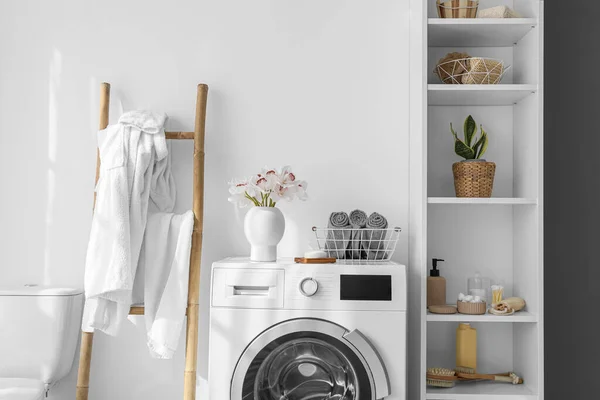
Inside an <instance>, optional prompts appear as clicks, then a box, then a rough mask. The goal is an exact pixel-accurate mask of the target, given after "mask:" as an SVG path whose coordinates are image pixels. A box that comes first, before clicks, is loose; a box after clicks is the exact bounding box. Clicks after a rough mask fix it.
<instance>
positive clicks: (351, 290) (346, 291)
mask: <svg viewBox="0 0 600 400" xmlns="http://www.w3.org/2000/svg"><path fill="white" fill-rule="evenodd" d="M340 300H355V301H356V300H358V301H392V277H391V276H390V275H340Z"/></svg>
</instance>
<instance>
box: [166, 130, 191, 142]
mask: <svg viewBox="0 0 600 400" xmlns="http://www.w3.org/2000/svg"><path fill="white" fill-rule="evenodd" d="M165 136H166V137H167V139H174V140H178V139H191V140H194V132H165Z"/></svg>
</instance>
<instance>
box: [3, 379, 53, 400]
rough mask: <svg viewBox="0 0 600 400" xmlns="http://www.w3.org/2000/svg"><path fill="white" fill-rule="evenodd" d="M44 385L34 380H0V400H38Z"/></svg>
mask: <svg viewBox="0 0 600 400" xmlns="http://www.w3.org/2000/svg"><path fill="white" fill-rule="evenodd" d="M43 397H44V383H43V382H42V381H38V380H36V379H24V378H0V400H40V399H43Z"/></svg>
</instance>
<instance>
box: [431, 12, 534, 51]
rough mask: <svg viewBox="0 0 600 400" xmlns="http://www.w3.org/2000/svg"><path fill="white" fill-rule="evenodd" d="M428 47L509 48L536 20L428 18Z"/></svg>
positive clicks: (525, 33)
mask: <svg viewBox="0 0 600 400" xmlns="http://www.w3.org/2000/svg"><path fill="white" fill-rule="evenodd" d="M428 25H429V46H431V47H508V46H512V45H514V44H516V43H517V42H519V40H521V39H522V38H523V37H524V36H525V35H527V34H528V33H529V32H530V31H531V30H532V29H535V27H536V26H537V20H536V19H535V18H506V19H483V18H482V19H477V18H472V19H468V18H457V19H443V18H429V21H428Z"/></svg>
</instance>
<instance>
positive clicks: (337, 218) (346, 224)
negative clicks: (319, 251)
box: [325, 212, 352, 259]
mask: <svg viewBox="0 0 600 400" xmlns="http://www.w3.org/2000/svg"><path fill="white" fill-rule="evenodd" d="M327 228H330V229H336V230H328V231H327V240H326V241H325V251H327V253H328V255H329V257H335V258H338V259H343V258H344V257H345V255H346V249H347V248H348V242H349V241H350V234H351V233H352V230H351V229H350V228H351V225H350V218H348V214H346V213H345V212H332V213H331V215H330V216H329V222H328V223H327ZM338 229H339V230H338Z"/></svg>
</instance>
